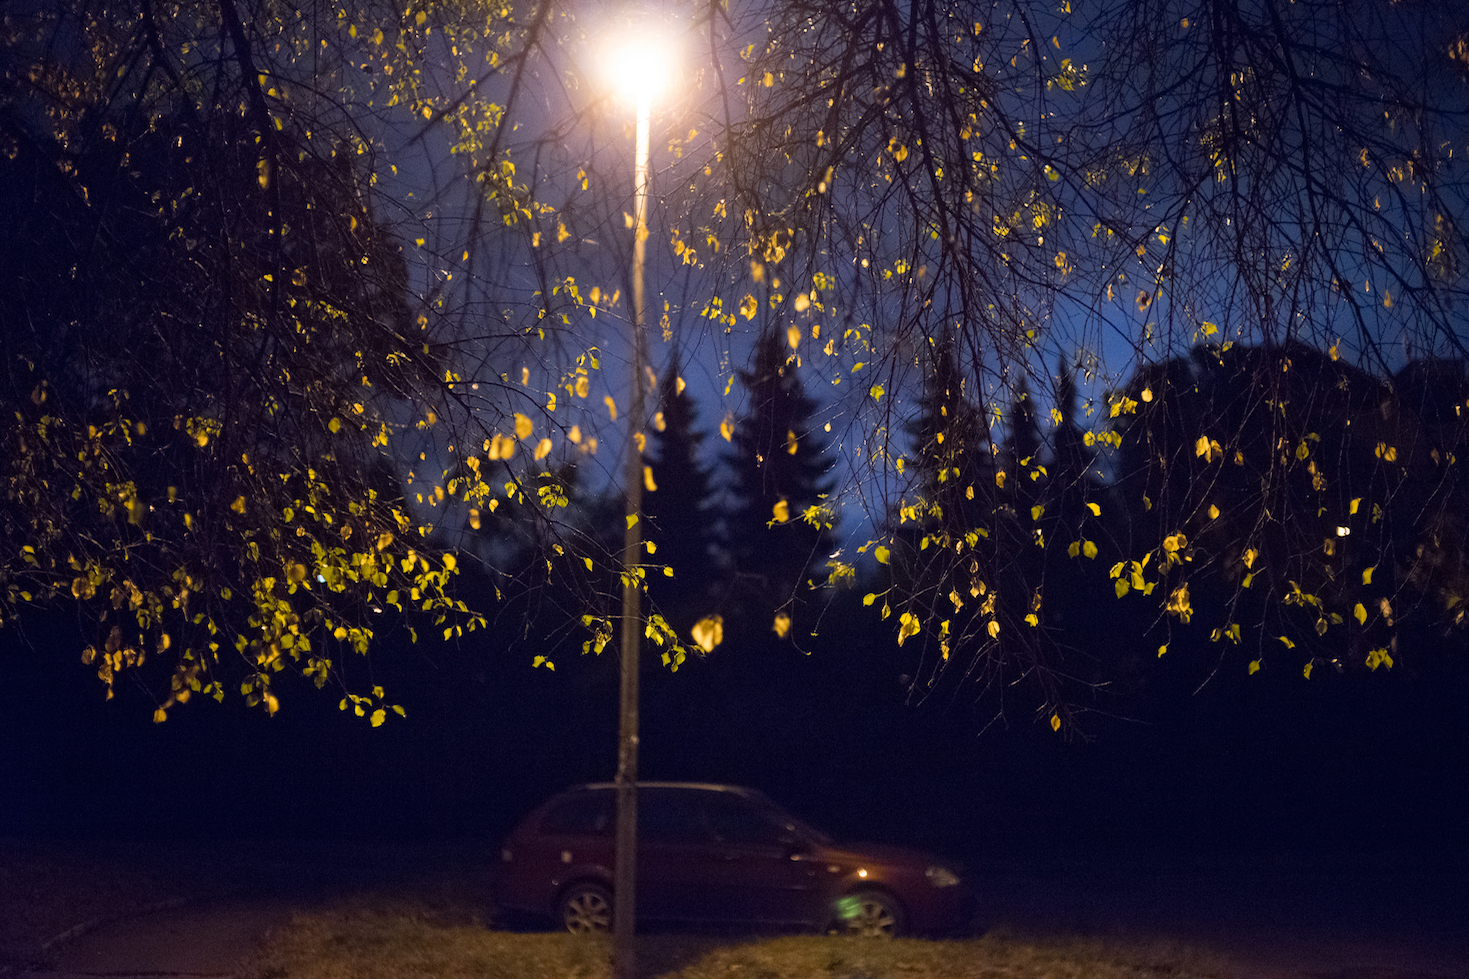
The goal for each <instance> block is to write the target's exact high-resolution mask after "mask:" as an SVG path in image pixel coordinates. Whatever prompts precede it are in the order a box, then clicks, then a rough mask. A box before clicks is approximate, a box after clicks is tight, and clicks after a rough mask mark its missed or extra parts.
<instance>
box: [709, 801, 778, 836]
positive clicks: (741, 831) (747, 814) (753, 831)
mask: <svg viewBox="0 0 1469 979" xmlns="http://www.w3.org/2000/svg"><path fill="white" fill-rule="evenodd" d="M708 795H709V798H707V799H705V800H704V812H705V815H706V816H707V818H708V820H709V828H710V829H711V830H713V832H714V837H715V839H717V840H718V841H719V842H721V843H744V844H755V845H762V846H774V845H776V844H778V843H780V842H781V832H782V829H783V827H781V826H780V825H778V824H776V823H775V821H773V820H772V819H770V818H769V817H768V816H767V815H766V814H765V813H763V812H761V811H760V810H759V809H756V808H755V807H754V806H751V805H750V804H749V803H748V802H746V801H745V800H744V799H742V798H740V797H739V796H738V795H735V794H734V793H732V792H711V793H708Z"/></svg>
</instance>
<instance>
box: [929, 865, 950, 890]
mask: <svg viewBox="0 0 1469 979" xmlns="http://www.w3.org/2000/svg"><path fill="white" fill-rule="evenodd" d="M923 876H925V877H927V878H928V882H929V883H930V884H932V885H933V886H934V887H957V886H958V884H959V875H958V874H956V873H954V872H953V871H952V870H950V869H949V868H948V867H929V868H928V869H927V870H925V871H924V872H923Z"/></svg>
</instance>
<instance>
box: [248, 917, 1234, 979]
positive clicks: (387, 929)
mask: <svg viewBox="0 0 1469 979" xmlns="http://www.w3.org/2000/svg"><path fill="white" fill-rule="evenodd" d="M638 947H639V956H640V963H639V964H640V968H639V970H638V971H639V975H640V977H641V979H716V977H717V979H730V977H755V979H1150V977H1164V976H1167V977H1170V979H1211V977H1213V976H1214V975H1215V973H1213V972H1210V971H1208V969H1207V966H1206V965H1205V964H1203V963H1202V962H1201V961H1200V960H1199V959H1198V957H1197V956H1195V955H1193V954H1192V953H1190V952H1189V951H1188V950H1186V949H1179V948H1176V947H1164V946H1157V947H1150V946H1139V945H1133V946H1125V945H1120V944H1115V943H1108V942H1098V941H1089V940H1070V939H1066V940H1035V939H1031V940H1022V939H1018V938H1013V937H1005V936H1000V935H990V936H986V937H984V938H977V939H968V940H964V941H919V940H899V941H895V942H870V941H862V940H859V939H852V938H827V937H821V936H798V937H779V938H754V939H740V938H726V939H720V938H713V937H708V936H681V935H653V936H645V937H642V938H640V939H639V946H638ZM609 953H610V945H609V944H608V942H606V941H605V940H598V939H589V938H585V937H579V936H574V935H567V934H560V933H548V934H514V933H508V932H496V931H487V930H485V929H482V928H474V927H465V926H462V925H448V924H443V923H439V922H436V921H434V920H432V919H431V918H429V917H427V916H424V915H421V914H415V913H412V912H402V913H396V914H393V913H384V912H382V911H380V910H366V909H357V910H345V911H335V912H328V913H320V914H311V915H303V916H300V917H298V918H297V919H296V920H295V921H294V922H293V924H292V925H291V927H290V928H288V929H286V930H285V931H284V932H283V933H281V934H279V935H277V936H275V937H274V939H273V940H272V941H271V943H270V944H269V945H268V946H267V947H266V948H265V949H264V950H263V952H262V955H261V959H260V963H259V975H258V977H257V979H401V977H409V976H411V977H421V979H604V977H609V976H610V975H611V972H612V970H611V965H610V954H609Z"/></svg>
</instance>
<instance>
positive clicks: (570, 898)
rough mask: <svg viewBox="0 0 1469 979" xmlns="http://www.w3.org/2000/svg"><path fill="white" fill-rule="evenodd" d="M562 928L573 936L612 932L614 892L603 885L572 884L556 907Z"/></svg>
mask: <svg viewBox="0 0 1469 979" xmlns="http://www.w3.org/2000/svg"><path fill="white" fill-rule="evenodd" d="M556 911H557V914H558V916H559V917H560V920H561V926H562V927H563V928H565V929H566V930H567V931H569V932H571V933H572V934H573V935H595V934H601V933H605V932H609V931H611V930H612V892H611V891H609V890H608V889H607V888H605V887H603V886H602V885H601V884H572V885H571V886H570V887H568V888H567V889H566V891H565V892H564V893H563V894H562V895H561V901H560V903H559V904H557V906H556Z"/></svg>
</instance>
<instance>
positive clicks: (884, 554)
mask: <svg viewBox="0 0 1469 979" xmlns="http://www.w3.org/2000/svg"><path fill="white" fill-rule="evenodd" d="M891 553H892V552H891V551H889V550H888V549H887V548H886V547H883V546H882V545H881V544H879V545H877V550H875V551H873V552H872V556H873V557H875V558H877V563H878V564H887V563H888V557H889V555H890V554H891Z"/></svg>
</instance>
